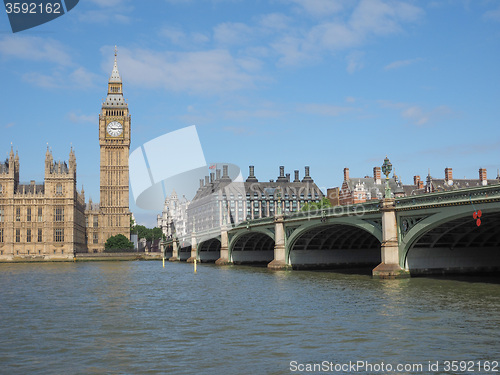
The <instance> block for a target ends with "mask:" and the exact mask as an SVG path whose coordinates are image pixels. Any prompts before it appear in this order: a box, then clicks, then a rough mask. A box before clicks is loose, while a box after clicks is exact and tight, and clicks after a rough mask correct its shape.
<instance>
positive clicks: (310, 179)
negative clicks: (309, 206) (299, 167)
mask: <svg viewBox="0 0 500 375" xmlns="http://www.w3.org/2000/svg"><path fill="white" fill-rule="evenodd" d="M305 173H306V175H305V176H304V178H303V179H302V182H305V181H310V182H312V181H313V179H312V178H311V176H309V167H308V166H307V167H305Z"/></svg>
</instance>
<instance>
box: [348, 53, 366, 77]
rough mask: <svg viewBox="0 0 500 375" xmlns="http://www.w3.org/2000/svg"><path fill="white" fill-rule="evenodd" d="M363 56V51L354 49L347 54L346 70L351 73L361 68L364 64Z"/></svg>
mask: <svg viewBox="0 0 500 375" xmlns="http://www.w3.org/2000/svg"><path fill="white" fill-rule="evenodd" d="M363 57H364V53H363V52H359V51H354V52H351V53H350V54H349V55H347V58H346V60H347V72H348V73H350V74H352V73H354V72H356V71H358V70H361V69H363V67H364V64H363V61H362V60H363Z"/></svg>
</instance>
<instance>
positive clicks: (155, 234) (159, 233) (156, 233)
mask: <svg viewBox="0 0 500 375" xmlns="http://www.w3.org/2000/svg"><path fill="white" fill-rule="evenodd" d="M151 234H152V236H153V240H159V239H160V238H162V237H163V232H162V231H161V229H160V228H156V227H155V228H153V229H151Z"/></svg>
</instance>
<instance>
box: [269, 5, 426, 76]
mask: <svg viewBox="0 0 500 375" xmlns="http://www.w3.org/2000/svg"><path fill="white" fill-rule="evenodd" d="M300 3H301V2H300ZM350 4H351V5H352V2H351V3H350ZM423 14H424V12H423V10H421V9H420V8H418V7H416V6H414V5H412V4H410V3H405V2H401V1H393V0H361V1H360V2H359V3H357V5H356V6H355V7H354V9H353V10H352V11H351V12H350V13H349V12H347V11H344V12H342V13H341V14H340V15H338V16H336V17H332V20H331V21H328V22H321V23H318V24H315V25H312V26H310V27H308V28H304V27H303V28H300V27H295V28H289V29H288V30H287V32H284V33H280V34H279V35H278V36H277V37H276V39H275V40H274V41H273V42H271V43H270V45H271V47H272V48H273V49H274V50H275V52H276V53H277V54H278V55H279V60H278V63H279V64H280V65H300V64H304V63H311V62H315V61H318V59H321V57H322V55H323V54H324V53H325V52H330V53H331V52H337V51H342V50H348V49H351V48H360V47H361V46H362V45H363V44H364V43H366V41H367V40H369V39H370V38H372V37H374V36H387V35H390V34H394V33H399V32H401V31H402V30H403V27H404V25H405V24H406V23H411V22H415V21H417V20H418V19H419V18H420V17H422V15H423ZM350 70H351V71H352V70H356V64H351V68H350Z"/></svg>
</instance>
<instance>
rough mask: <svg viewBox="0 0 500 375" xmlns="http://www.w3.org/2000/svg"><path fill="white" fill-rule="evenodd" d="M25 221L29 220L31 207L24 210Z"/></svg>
mask: <svg viewBox="0 0 500 375" xmlns="http://www.w3.org/2000/svg"><path fill="white" fill-rule="evenodd" d="M26 221H31V208H28V209H27V210H26Z"/></svg>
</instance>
